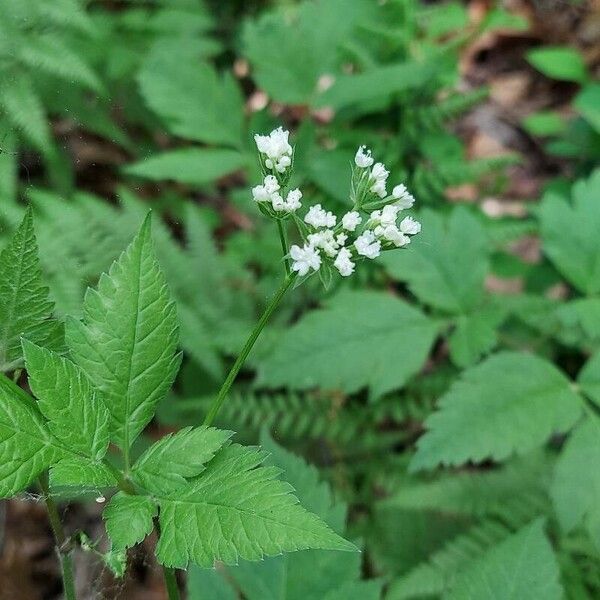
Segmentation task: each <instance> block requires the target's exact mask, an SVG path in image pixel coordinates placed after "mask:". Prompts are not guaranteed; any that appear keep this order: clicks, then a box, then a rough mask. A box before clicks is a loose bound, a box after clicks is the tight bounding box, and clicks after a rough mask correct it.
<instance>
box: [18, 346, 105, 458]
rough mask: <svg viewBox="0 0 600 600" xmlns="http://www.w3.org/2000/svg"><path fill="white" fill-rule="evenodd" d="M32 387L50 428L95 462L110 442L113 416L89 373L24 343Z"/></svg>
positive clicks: (58, 436)
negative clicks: (109, 428)
mask: <svg viewBox="0 0 600 600" xmlns="http://www.w3.org/2000/svg"><path fill="white" fill-rule="evenodd" d="M23 353H24V355H25V364H26V367H27V375H28V377H29V386H30V387H31V390H32V392H33V393H34V395H35V397H36V398H37V399H38V406H39V408H40V411H41V412H42V414H43V415H44V416H45V417H46V419H48V421H49V422H48V424H47V426H48V429H49V430H50V431H51V432H52V434H53V435H54V436H55V437H57V438H58V439H60V440H61V441H62V443H63V444H65V445H66V446H67V447H69V448H71V449H72V450H74V451H75V452H78V453H82V454H85V455H87V456H89V457H90V458H91V459H92V460H93V461H98V460H100V459H102V458H103V457H104V455H105V454H106V450H107V449H108V443H109V432H108V427H109V413H108V410H107V409H106V406H104V402H103V401H102V399H101V398H100V397H99V396H98V395H97V394H96V392H95V391H94V389H93V388H92V384H91V383H90V381H89V379H88V378H87V377H86V376H85V374H84V373H83V372H82V371H81V369H79V368H78V367H77V366H76V365H75V364H74V363H73V362H71V361H70V360H68V359H66V358H63V357H61V356H59V355H58V354H56V353H54V352H52V351H50V350H46V349H44V348H40V347H39V346H36V345H35V344H32V343H31V342H28V341H27V340H23Z"/></svg>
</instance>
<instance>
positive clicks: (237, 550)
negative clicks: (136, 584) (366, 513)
mask: <svg viewBox="0 0 600 600" xmlns="http://www.w3.org/2000/svg"><path fill="white" fill-rule="evenodd" d="M264 459H265V455H264V453H262V452H260V451H259V450H256V449H246V448H243V447H241V446H238V445H231V446H228V447H227V448H225V449H223V450H221V451H220V452H219V453H218V454H217V455H216V456H215V458H213V460H212V461H211V462H210V463H208V465H207V466H206V469H205V470H204V471H203V472H202V474H201V475H200V476H199V477H198V478H197V479H196V480H194V481H192V482H191V483H190V484H189V486H188V488H187V489H185V490H178V491H177V492H176V493H175V494H173V495H172V496H165V497H157V501H158V503H159V505H160V527H161V536H160V540H159V542H158V546H157V549H156V553H157V558H158V560H159V561H160V562H161V563H163V564H165V565H168V566H172V567H181V568H185V567H187V565H188V563H189V562H190V561H191V562H194V563H196V564H198V565H200V566H205V567H211V566H212V565H213V563H214V561H216V560H220V561H222V562H224V563H226V564H235V563H236V562H237V561H238V560H239V558H243V559H246V560H258V559H261V558H262V557H263V556H264V555H273V554H279V553H281V552H289V551H293V550H302V549H306V548H322V549H330V550H353V549H354V546H353V545H352V544H350V543H349V542H346V541H345V540H344V539H343V538H341V537H340V536H338V535H337V534H336V533H334V532H333V531H332V530H331V529H330V528H329V527H328V526H327V525H326V524H325V523H324V522H323V521H321V520H320V519H319V518H318V517H317V516H315V515H314V514H312V513H309V512H307V511H306V510H305V509H304V508H302V507H301V506H300V505H299V504H298V501H297V499H296V498H295V497H294V496H293V495H292V493H291V492H292V488H291V487H290V486H289V484H286V483H284V482H283V481H280V480H279V479H277V478H276V476H277V474H278V469H274V468H272V467H261V466H259V465H260V463H261V462H262V461H263V460H264ZM187 523H194V527H187V526H184V524H187Z"/></svg>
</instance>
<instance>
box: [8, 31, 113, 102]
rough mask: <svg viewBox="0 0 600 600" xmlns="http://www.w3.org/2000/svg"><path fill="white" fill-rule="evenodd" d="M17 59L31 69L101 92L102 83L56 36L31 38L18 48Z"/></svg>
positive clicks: (77, 55)
mask: <svg viewBox="0 0 600 600" xmlns="http://www.w3.org/2000/svg"><path fill="white" fill-rule="evenodd" d="M19 58H20V59H21V60H22V61H23V62H24V63H25V64H26V65H28V66H29V67H31V68H32V69H39V70H41V71H45V72H47V73H48V74H50V75H54V76H57V77H60V78H61V79H65V80H67V81H68V82H69V83H71V84H73V83H75V82H77V83H81V84H83V85H85V86H86V87H88V88H89V89H91V90H93V91H95V92H102V83H101V81H100V80H99V79H98V76H97V75H96V74H95V73H94V71H92V69H91V68H90V67H89V66H88V64H87V63H86V62H85V61H84V60H82V59H81V57H80V55H79V54H78V53H76V52H74V51H73V50H72V49H71V48H70V47H69V46H68V45H67V44H65V43H64V42H63V41H61V39H60V38H59V37H58V36H56V35H38V36H32V37H31V39H30V40H29V41H28V43H27V44H26V45H24V46H23V47H22V48H20V52H19Z"/></svg>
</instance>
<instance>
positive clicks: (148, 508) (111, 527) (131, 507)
mask: <svg viewBox="0 0 600 600" xmlns="http://www.w3.org/2000/svg"><path fill="white" fill-rule="evenodd" d="M157 514H158V508H157V506H156V504H155V502H154V501H153V500H152V499H151V498H149V497H148V496H129V495H128V494H125V493H123V492H118V493H117V494H115V495H114V496H113V497H112V498H111V500H110V502H109V503H108V504H107V505H106V508H105V509H104V512H103V513H102V518H103V519H104V522H105V523H106V531H107V533H108V537H109V538H110V540H111V542H112V546H113V548H115V549H116V550H125V549H126V548H131V547H132V546H135V545H136V544H138V543H139V542H141V541H142V540H143V539H144V538H145V537H146V536H147V535H148V534H149V533H150V532H151V531H152V528H153V526H154V523H153V522H152V519H154V517H156V515H157Z"/></svg>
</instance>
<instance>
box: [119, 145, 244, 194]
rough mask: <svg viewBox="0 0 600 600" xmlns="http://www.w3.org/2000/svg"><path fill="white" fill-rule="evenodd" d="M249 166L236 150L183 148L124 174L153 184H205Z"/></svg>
mask: <svg viewBox="0 0 600 600" xmlns="http://www.w3.org/2000/svg"><path fill="white" fill-rule="evenodd" d="M245 166H246V158H245V157H244V155H243V154H240V153H239V152H237V151H236V150H226V149H221V148H182V149H180V150H169V151H167V152H161V153H159V154H155V155H154V156H150V157H149V158H146V159H144V160H142V161H140V162H137V163H134V164H132V165H128V166H127V167H125V168H124V172H125V173H126V174H127V175H132V176H135V177H144V178H146V179H151V180H152V181H161V180H173V181H178V182H180V183H187V184H190V185H205V184H207V183H210V182H212V181H214V180H215V179H219V177H223V176H224V175H228V174H229V173H233V172H234V171H237V170H238V169H241V168H242V167H245Z"/></svg>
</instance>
